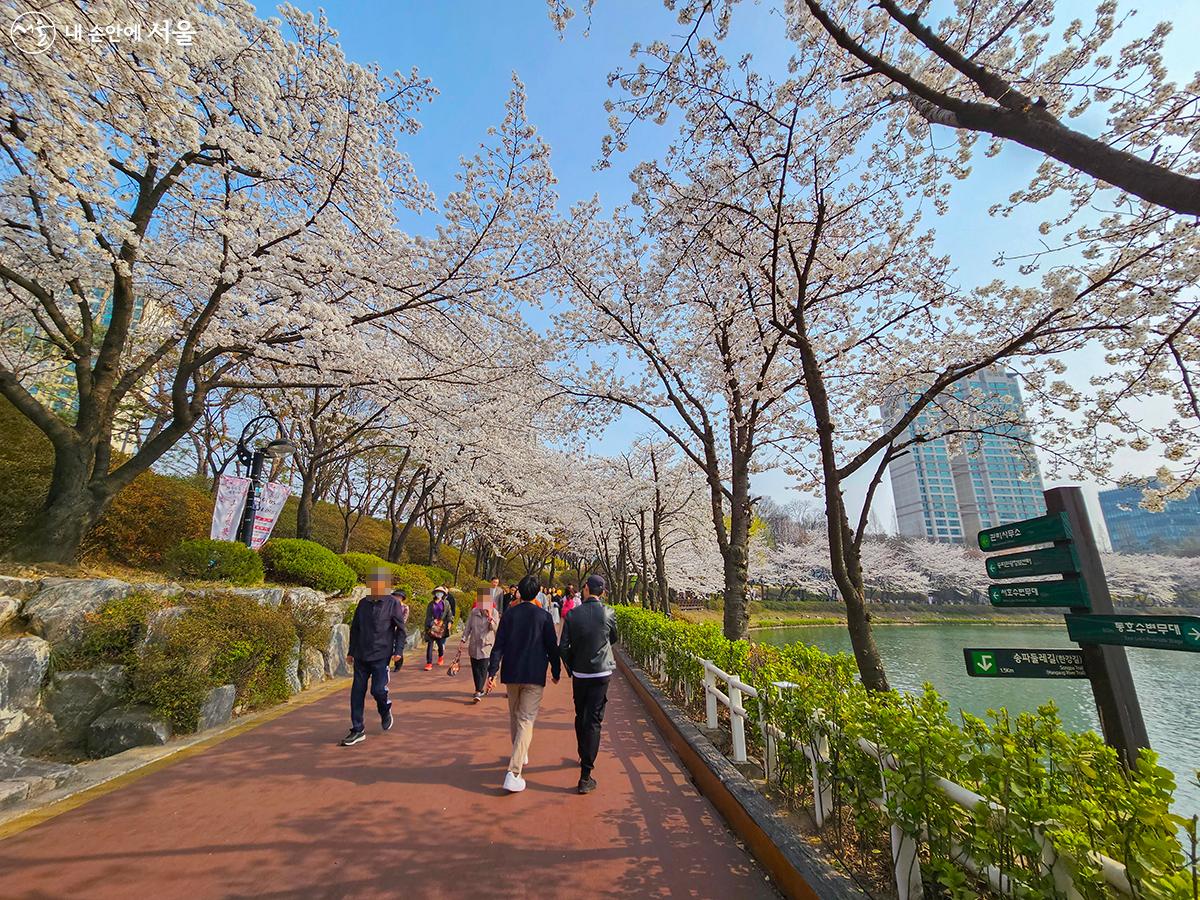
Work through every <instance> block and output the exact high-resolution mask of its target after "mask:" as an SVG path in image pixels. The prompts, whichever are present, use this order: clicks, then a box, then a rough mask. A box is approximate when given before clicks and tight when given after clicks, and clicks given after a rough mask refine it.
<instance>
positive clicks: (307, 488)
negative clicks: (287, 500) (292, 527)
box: [296, 467, 316, 541]
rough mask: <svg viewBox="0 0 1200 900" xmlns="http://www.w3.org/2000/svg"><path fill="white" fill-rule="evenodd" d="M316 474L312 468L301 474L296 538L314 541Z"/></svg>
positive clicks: (303, 470) (304, 470)
mask: <svg viewBox="0 0 1200 900" xmlns="http://www.w3.org/2000/svg"><path fill="white" fill-rule="evenodd" d="M315 480H316V479H315V477H314V473H313V471H312V468H311V467H308V468H305V469H302V470H301V472H300V502H299V503H297V504H296V537H298V538H303V539H304V540H306V541H311V540H312V510H313V502H314V500H315V498H314V496H313V482H314V481H315Z"/></svg>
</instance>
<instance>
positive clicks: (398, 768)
mask: <svg viewBox="0 0 1200 900" xmlns="http://www.w3.org/2000/svg"><path fill="white" fill-rule="evenodd" d="M413 656H416V654H413ZM470 684H471V677H470V672H469V670H468V671H464V672H463V673H461V674H460V675H459V676H458V677H457V678H454V679H450V678H447V677H446V675H445V672H444V670H441V669H435V670H434V671H433V672H423V671H420V669H419V668H416V669H413V668H406V669H405V670H404V671H403V672H402V673H401V675H400V677H399V678H398V679H394V680H393V682H392V688H393V698H394V700H395V709H396V710H397V722H396V727H395V729H394V730H393V731H392V732H391V733H389V734H383V733H382V732H380V730H379V727H378V722H377V721H375V722H371V721H370V720H368V722H369V724H368V729H367V734H368V737H367V740H366V741H364V742H363V743H361V744H359V745H357V746H355V747H350V748H342V747H338V746H336V745H335V742H336V740H337V739H338V738H340V737H341V736H342V735H343V734H344V733H345V730H346V728H347V718H348V714H347V712H346V693H345V692H340V693H338V694H335V695H333V696H331V697H329V698H326V699H324V700H320V701H318V702H316V703H314V704H311V705H309V706H306V707H302V708H300V709H298V710H297V711H295V712H293V713H289V714H288V715H285V716H283V717H282V718H279V719H277V720H275V721H273V722H270V723H267V724H265V725H263V726H261V727H259V728H256V729H254V730H252V731H249V732H246V733H244V734H242V735H239V736H237V737H235V738H232V739H230V740H228V741H226V742H225V743H222V744H220V745H218V746H216V747H213V748H211V749H209V750H208V751H206V752H204V753H202V754H199V755H197V756H194V757H191V758H188V759H185V760H182V761H180V762H179V763H177V764H175V765H172V766H169V767H168V768H165V769H163V770H160V771H158V772H155V773H153V774H151V775H148V776H146V777H145V778H142V779H141V780H139V781H136V782H134V783H132V784H129V785H127V786H125V787H123V788H120V789H118V790H116V791H114V792H113V793H111V794H108V795H105V796H103V797H99V798H97V799H95V800H93V801H92V802H90V803H88V804H86V805H85V806H82V807H80V808H78V809H76V810H73V811H71V812H68V813H65V814H63V815H62V816H59V817H58V818H56V819H52V820H50V821H48V822H46V823H44V824H42V825H39V826H37V827H35V828H32V829H30V830H29V831H26V832H24V833H22V834H19V835H16V836H14V837H12V838H9V839H8V840H5V841H0V897H3V898H43V897H44V898H61V897H78V898H103V897H114V898H138V900H141V898H155V900H159V898H171V897H187V898H201V897H251V896H253V897H344V896H360V897H385V896H393V897H403V898H426V897H429V898H438V897H453V898H459V900H461V898H471V897H480V896H488V895H491V896H500V897H524V896H529V897H537V898H543V897H572V898H576V900H578V898H589V897H596V896H630V897H714V898H739V900H741V898H756V897H774V896H775V894H774V893H773V891H772V890H771V888H770V887H769V885H768V884H767V882H766V881H765V880H764V877H763V874H762V871H761V870H760V869H759V868H758V867H757V866H756V865H755V864H754V863H753V862H752V861H751V860H750V858H749V857H748V856H747V855H746V854H745V853H744V852H743V851H741V850H740V849H739V848H738V846H737V844H736V843H735V842H734V840H733V838H732V836H731V835H730V834H729V832H728V831H727V830H726V829H725V827H724V824H723V822H722V821H721V819H720V817H719V816H718V814H717V813H716V812H715V811H714V810H713V808H712V806H711V805H710V804H709V803H708V802H707V801H706V800H705V799H704V798H702V797H700V796H699V795H698V794H697V793H696V790H695V788H693V787H692V785H691V783H690V782H689V781H688V779H687V776H686V775H685V774H684V773H683V771H682V769H681V766H680V765H679V763H678V762H677V760H676V759H675V758H674V756H672V754H671V752H670V751H669V750H668V749H667V747H666V745H665V744H664V743H663V741H662V739H661V737H660V736H659V735H658V733H657V731H655V729H654V726H653V725H652V724H651V723H650V722H649V721H648V720H647V719H646V717H645V715H644V711H643V709H642V707H641V705H640V704H639V702H638V700H637V698H636V697H635V696H634V694H633V692H632V690H631V689H630V688H629V686H628V684H626V683H625V682H624V681H623V680H622V679H621V677H620V676H615V677H614V679H613V685H612V689H611V691H610V700H609V706H608V721H607V722H606V723H605V733H604V742H603V745H602V747H601V759H600V761H599V763H598V767H597V770H596V778H597V780H598V781H599V783H600V789H599V791H597V792H596V793H595V794H592V795H590V796H587V797H580V796H578V795H577V794H575V793H574V792H573V788H574V785H575V782H576V780H577V779H578V769H577V768H576V766H577V762H576V758H575V750H574V731H573V728H572V719H571V716H572V714H571V712H570V709H569V708H570V702H571V694H570V684H569V682H568V680H567V679H565V678H564V679H563V681H562V683H561V684H559V685H558V686H549V685H548V686H547V691H546V701H545V703H544V705H543V707H542V715H541V717H540V718H539V720H538V725H537V729H536V731H535V733H534V739H533V746H532V748H531V750H530V765H529V766H528V767H527V768H526V770H525V775H526V780H527V781H528V784H529V787H528V789H527V790H526V791H525V792H524V793H523V794H517V795H512V796H509V795H505V794H503V792H502V791H501V790H500V789H499V784H500V782H501V780H502V778H503V774H504V766H505V765H506V763H507V758H508V750H507V745H508V719H507V704H506V703H505V700H504V697H503V694H502V693H498V694H496V695H493V696H492V697H490V698H488V699H487V700H486V701H485V702H484V703H482V704H480V705H479V706H472V705H471V704H470V703H469V702H468V701H469V691H470ZM367 700H368V706H370V697H368V698H367Z"/></svg>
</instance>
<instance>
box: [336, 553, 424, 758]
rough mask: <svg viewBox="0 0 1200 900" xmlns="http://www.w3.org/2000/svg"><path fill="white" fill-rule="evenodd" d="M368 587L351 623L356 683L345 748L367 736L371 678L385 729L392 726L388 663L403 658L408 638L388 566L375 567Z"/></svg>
mask: <svg viewBox="0 0 1200 900" xmlns="http://www.w3.org/2000/svg"><path fill="white" fill-rule="evenodd" d="M367 586H368V587H369V588H370V591H371V593H370V595H369V596H366V597H363V598H361V599H360V600H359V601H358V606H357V607H355V609H354V619H353V621H351V623H350V652H349V654H348V655H347V657H346V658H347V659H348V660H349V661H350V662H351V663H353V665H354V683H353V684H352V685H351V687H350V733H349V734H347V735H346V736H345V737H344V738H342V741H341V743H342V746H343V747H349V746H351V745H353V744H357V743H359V742H360V741H363V740H365V739H366V734H365V733H364V732H365V731H366V727H365V726H364V724H363V706H364V704H365V702H366V698H367V682H368V681H369V682H370V683H371V696H372V697H374V698H375V705H376V706H377V707H378V709H379V721H380V724H381V725H382V726H383V730H384V731H387V730H389V729H390V728H391V727H392V701H391V700H389V699H388V663H389V662H399V661H400V659H401V658H402V654H403V653H404V643H405V641H407V640H408V635H407V634H405V631H404V619H405V617H406V615H405V611H404V610H403V608H402V606H401V603H400V601H399V600H398V599H397V598H396V597H395V595H393V594H390V593H388V592H389V591H390V590H391V589H392V575H391V573H390V572H389V571H387V570H386V569H376V570H374V571H373V572H371V574H370V576H369V578H368V582H367Z"/></svg>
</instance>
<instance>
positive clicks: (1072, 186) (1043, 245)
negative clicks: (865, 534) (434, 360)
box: [550, 0, 1200, 510]
mask: <svg viewBox="0 0 1200 900" xmlns="http://www.w3.org/2000/svg"><path fill="white" fill-rule="evenodd" d="M666 5H667V6H668V8H670V9H672V10H674V11H675V13H676V15H677V17H678V20H679V23H680V24H681V25H682V26H684V29H683V31H682V32H681V34H680V35H679V36H678V37H677V38H675V39H673V43H672V44H671V45H668V44H667V43H666V42H663V41H656V42H653V43H651V44H650V45H648V47H647V48H646V49H647V50H648V51H649V52H650V54H651V55H652V56H654V57H655V58H656V60H657V62H658V64H652V65H647V64H645V63H642V62H639V64H638V66H637V67H636V68H632V69H627V70H617V71H615V72H614V73H613V74H612V75H611V76H610V80H611V81H613V82H616V83H619V84H621V85H622V86H623V87H624V88H625V89H626V92H627V93H628V95H629V96H628V97H627V99H626V100H624V101H618V102H617V103H616V104H614V108H613V110H612V112H613V115H612V118H611V120H610V121H611V134H610V135H609V136H608V137H606V139H605V143H604V160H603V163H605V164H607V162H608V161H609V159H610V157H611V154H613V153H615V152H618V151H620V150H623V149H625V148H626V147H627V146H628V142H629V138H630V132H631V128H632V125H633V124H634V123H635V122H636V121H638V120H653V121H658V122H662V121H665V120H666V119H667V118H668V115H669V112H670V109H671V107H672V105H680V106H685V105H686V104H687V103H688V102H690V101H689V98H690V97H691V95H692V91H693V82H694V79H692V78H691V77H689V74H688V68H689V67H696V66H697V65H698V64H705V65H711V64H713V61H714V59H715V54H714V48H715V47H716V46H717V45H719V44H720V43H721V42H722V41H723V40H724V39H725V38H726V37H727V35H728V33H729V28H730V23H731V21H732V18H733V16H734V12H735V7H737V6H738V0H717V2H712V0H680V2H675V0H670V2H668V3H667V4H666ZM591 8H592V3H590V2H589V3H587V4H586V10H587V12H588V13H589V14H590V12H591ZM773 12H774V13H775V14H776V15H777V16H778V20H779V21H780V22H781V23H783V29H782V36H784V37H786V39H787V40H789V41H791V42H792V43H793V44H794V45H795V47H796V48H797V53H796V57H799V58H803V57H804V56H805V55H806V54H809V53H812V52H817V53H820V54H821V58H822V60H823V65H824V67H825V69H826V70H827V71H829V72H830V74H831V75H832V76H834V77H835V78H836V80H837V84H836V88H837V90H838V91H839V93H840V95H841V96H842V98H843V100H844V102H845V108H846V111H847V113H846V114H847V115H850V114H857V115H861V116H864V117H866V118H867V119H868V120H869V121H870V122H871V125H872V127H874V128H876V129H878V130H880V131H882V132H884V133H885V135H886V136H885V138H884V140H885V142H886V143H889V144H892V145H893V146H895V147H896V148H903V150H902V151H901V152H900V153H899V154H898V156H900V157H901V158H903V159H904V162H905V165H906V166H907V167H909V169H910V171H911V173H912V177H913V180H914V181H915V182H916V183H918V184H919V186H920V190H921V192H922V194H923V196H925V197H927V198H930V199H931V200H932V201H933V204H934V207H935V209H936V210H937V211H938V212H939V213H946V212H947V211H948V210H949V200H948V197H949V184H948V182H949V181H951V180H953V179H965V178H968V177H971V176H972V175H973V172H974V171H976V170H977V171H978V173H983V174H975V175H974V177H990V175H987V174H986V173H989V172H992V171H993V170H992V168H991V166H990V165H989V164H988V163H986V162H981V163H980V164H979V165H977V166H974V167H973V165H972V163H973V160H972V157H973V156H974V155H975V145H976V142H977V139H978V138H979V136H980V135H985V136H987V137H988V138H989V140H988V145H987V150H986V155H987V156H994V155H996V154H997V153H998V152H999V151H1000V149H1001V148H1002V146H1003V145H1004V144H1005V143H1013V144H1020V145H1023V146H1024V147H1026V148H1028V149H1030V150H1033V151H1034V152H1035V153H1039V154H1044V156H1043V157H1042V159H1041V162H1040V164H1038V165H1037V166H1036V171H1034V172H1033V174H1032V176H1031V177H1030V178H1029V181H1028V184H1027V185H1025V186H1021V185H1020V184H1019V183H1018V184H1014V188H1015V189H1014V190H1013V191H1012V192H1011V193H1010V194H1009V197H1008V200H1007V202H1002V203H998V204H996V205H994V206H993V207H992V208H991V209H990V210H989V211H988V212H989V214H990V215H1002V216H1008V215H1011V214H1012V213H1014V211H1016V210H1017V209H1018V208H1019V207H1023V206H1033V205H1035V204H1039V203H1045V204H1046V205H1047V206H1048V207H1049V213H1048V214H1043V215H1044V216H1045V218H1044V221H1042V222H1041V223H1040V225H1039V226H1038V227H1037V234H1036V235H1035V237H1034V242H1032V243H1031V244H1030V245H1029V246H1026V247H1015V248H1013V247H1006V248H1003V249H1001V250H999V252H998V254H997V262H998V263H1000V264H1005V263H1007V262H1016V263H1018V264H1019V266H1020V274H1021V275H1022V276H1030V275H1032V274H1033V273H1035V272H1038V271H1043V272H1045V273H1046V276H1047V277H1049V278H1051V279H1061V278H1063V277H1067V278H1079V277H1081V278H1082V279H1083V280H1085V281H1089V280H1090V281H1095V280H1104V279H1106V278H1107V277H1108V274H1109V273H1111V272H1114V271H1120V273H1121V274H1120V277H1121V278H1122V280H1123V281H1124V282H1125V283H1126V285H1127V286H1128V288H1129V289H1128V290H1126V291H1125V292H1124V295H1123V297H1122V300H1121V303H1122V304H1124V305H1125V306H1126V307H1127V308H1126V310H1125V311H1124V312H1123V313H1122V314H1121V315H1120V316H1119V317H1118V319H1117V320H1115V321H1112V322H1109V323H1107V325H1106V326H1105V327H1104V328H1101V329H1097V330H1096V331H1094V332H1093V334H1092V341H1091V346H1092V347H1093V348H1099V349H1102V350H1103V352H1104V354H1105V356H1104V363H1105V367H1104V369H1103V370H1102V371H1101V372H1100V373H1099V374H1096V375H1094V376H1092V377H1091V379H1090V383H1089V384H1088V385H1086V386H1082V385H1078V384H1069V383H1067V382H1065V381H1061V380H1058V381H1050V382H1048V387H1049V388H1051V392H1050V394H1049V396H1047V397H1045V398H1044V399H1045V401H1046V402H1045V403H1044V404H1042V403H1041V402H1040V401H1042V400H1043V398H1042V396H1041V395H1040V392H1039V391H1037V390H1032V391H1031V395H1032V396H1031V400H1032V401H1033V402H1034V403H1035V404H1036V405H1037V406H1038V409H1037V414H1038V415H1039V416H1041V417H1044V418H1046V419H1048V420H1053V423H1054V427H1055V429H1056V430H1057V431H1058V433H1059V434H1060V436H1061V437H1062V438H1067V437H1070V438H1071V440H1072V444H1073V446H1072V447H1071V450H1070V452H1069V453H1067V454H1064V455H1063V456H1062V457H1061V458H1060V459H1059V460H1056V465H1054V466H1053V467H1052V468H1053V470H1054V471H1056V472H1068V473H1071V474H1073V475H1074V476H1075V477H1084V476H1085V475H1090V476H1091V477H1103V478H1109V477H1114V475H1115V476H1118V477H1119V476H1120V475H1122V473H1119V472H1118V473H1113V472H1112V461H1113V459H1114V458H1116V457H1117V456H1118V455H1128V453H1129V451H1133V452H1134V453H1135V454H1137V455H1141V456H1143V457H1147V456H1149V457H1151V458H1153V457H1157V459H1158V461H1157V462H1155V466H1156V468H1157V470H1158V471H1157V472H1156V479H1157V482H1158V486H1157V487H1151V488H1148V489H1147V490H1146V492H1145V499H1144V503H1145V505H1146V506H1147V507H1148V508H1150V509H1153V510H1159V509H1161V508H1162V507H1163V504H1164V503H1165V502H1167V501H1169V500H1174V499H1181V498H1183V497H1185V496H1187V495H1188V494H1189V493H1190V492H1191V491H1192V490H1193V489H1195V487H1197V486H1198V485H1200V395H1198V393H1197V385H1196V380H1195V376H1194V373H1193V372H1191V371H1190V369H1191V367H1190V361H1191V360H1194V359H1195V358H1197V356H1198V355H1200V302H1198V301H1197V296H1198V295H1197V292H1196V290H1195V285H1196V283H1197V280H1198V278H1200V275H1198V272H1197V269H1196V265H1195V261H1196V260H1197V259H1200V232H1198V231H1197V229H1196V228H1195V227H1194V226H1195V222H1194V219H1195V216H1196V214H1197V212H1198V211H1200V153H1198V150H1200V145H1198V144H1197V142H1196V139H1195V138H1196V134H1197V133H1198V132H1197V127H1196V126H1197V121H1198V114H1200V75H1197V74H1191V75H1190V77H1189V76H1188V75H1186V74H1185V77H1188V79H1189V80H1187V81H1186V83H1179V82H1177V81H1175V80H1172V77H1171V73H1169V72H1168V70H1167V67H1166V65H1165V63H1164V56H1163V48H1164V43H1165V41H1166V39H1167V37H1168V36H1169V34H1170V33H1171V30H1172V27H1171V25H1170V23H1165V22H1161V23H1158V24H1156V25H1154V26H1153V27H1151V28H1150V29H1148V30H1147V31H1143V32H1142V33H1140V34H1138V35H1134V36H1133V37H1132V38H1130V37H1126V36H1125V34H1126V33H1127V32H1128V28H1129V22H1130V21H1131V19H1132V16H1133V14H1134V12H1136V10H1130V11H1128V12H1124V13H1122V11H1121V10H1120V9H1119V8H1118V5H1117V3H1116V2H1114V0H1104V2H1101V3H1099V4H1098V5H1097V6H1096V9H1095V11H1094V13H1093V14H1092V15H1090V16H1089V15H1079V14H1078V13H1077V11H1076V10H1075V9H1074V8H1067V4H1064V3H1059V2H1056V0H962V2H958V3H955V4H953V6H952V8H950V9H949V11H948V12H947V13H946V14H945V17H944V18H942V19H941V20H939V21H938V22H937V23H936V24H934V23H933V20H932V19H931V18H930V15H931V10H930V7H929V4H927V3H918V4H915V5H911V6H910V7H908V8H906V7H905V6H904V5H903V4H902V3H900V2H897V0H881V2H878V3H872V2H867V0H804V2H802V3H801V2H796V3H785V4H782V5H781V7H779V8H777V9H775V10H773ZM550 14H551V19H552V21H553V22H554V23H555V26H556V27H557V28H558V29H559V30H560V32H561V31H563V30H564V29H565V28H566V26H567V23H568V21H569V20H570V19H571V17H572V16H573V15H574V11H573V9H572V8H571V6H570V5H569V4H566V3H564V2H562V0H550ZM634 49H635V51H637V50H639V49H641V48H640V47H639V46H635V48H634ZM796 57H794V58H793V59H792V60H791V61H790V62H789V66H791V67H792V70H793V71H796V68H797V67H796ZM1077 123H1087V125H1086V126H1085V125H1083V124H1077ZM947 130H949V131H950V133H952V134H953V136H954V137H955V138H956V140H955V142H954V144H952V145H951V146H950V147H949V148H945V147H943V146H942V145H941V143H940V141H939V138H940V137H941V136H943V135H944V134H946V133H947ZM954 213H955V215H954V219H955V220H956V224H957V223H959V222H967V223H974V222H975V221H976V220H977V219H978V216H977V215H975V211H974V210H969V209H956V210H954ZM968 227H973V228H978V227H979V226H978V225H977V224H969V225H968ZM1129 312H1133V314H1132V315H1130V314H1127V313H1129ZM1163 398H1165V399H1167V400H1168V401H1169V402H1170V404H1171V412H1170V413H1169V414H1168V415H1167V416H1165V417H1164V416H1161V415H1147V414H1146V409H1147V403H1148V401H1158V400H1161V399H1163ZM1064 407H1065V409H1066V413H1063V409H1064ZM1122 451H1124V453H1122ZM1070 462H1074V463H1075V464H1076V465H1071V464H1070ZM1057 463H1063V464H1062V465H1058V464H1057Z"/></svg>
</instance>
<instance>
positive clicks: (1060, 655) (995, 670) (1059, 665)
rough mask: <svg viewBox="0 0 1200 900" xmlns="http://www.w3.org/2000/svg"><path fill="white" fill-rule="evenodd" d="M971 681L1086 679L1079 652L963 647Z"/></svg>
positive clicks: (1081, 654)
mask: <svg viewBox="0 0 1200 900" xmlns="http://www.w3.org/2000/svg"><path fill="white" fill-rule="evenodd" d="M963 659H965V660H966V663H967V674H968V675H970V676H971V677H972V678H1087V672H1085V671H1084V668H1083V652H1082V651H1080V650H1057V649H1054V648H1050V649H1046V650H1038V649H1025V648H1011V647H991V648H980V647H964V648H963Z"/></svg>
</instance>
